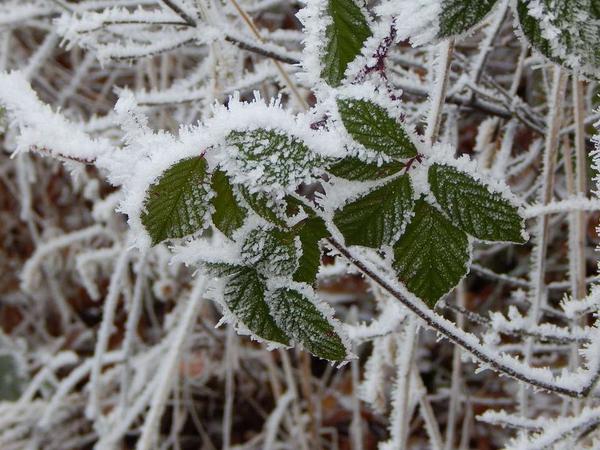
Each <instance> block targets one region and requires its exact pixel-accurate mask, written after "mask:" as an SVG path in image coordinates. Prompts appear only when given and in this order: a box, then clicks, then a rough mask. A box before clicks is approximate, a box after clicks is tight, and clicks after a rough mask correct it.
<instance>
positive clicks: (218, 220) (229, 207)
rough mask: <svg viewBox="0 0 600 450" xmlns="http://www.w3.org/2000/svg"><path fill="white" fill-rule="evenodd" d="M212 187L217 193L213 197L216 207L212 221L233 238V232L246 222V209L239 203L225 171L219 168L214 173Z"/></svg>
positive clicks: (213, 203) (212, 201)
mask: <svg viewBox="0 0 600 450" xmlns="http://www.w3.org/2000/svg"><path fill="white" fill-rule="evenodd" d="M211 187H212V189H213V191H215V193H216V195H215V196H214V197H213V198H212V199H211V203H212V205H213V207H214V208H215V211H214V212H213V215H212V221H213V223H214V224H215V226H216V227H217V228H218V229H219V230H220V231H221V232H222V233H223V234H224V235H225V236H227V237H229V238H231V236H232V234H233V232H234V231H235V230H237V229H238V228H240V227H241V226H242V224H243V223H244V219H245V218H246V211H245V210H244V208H242V207H241V206H240V205H239V204H238V201H237V199H236V198H235V194H234V193H233V188H232V187H231V184H230V183H229V178H228V177H227V175H226V174H225V172H222V171H220V170H217V171H216V172H215V173H214V174H213V176H212V180H211Z"/></svg>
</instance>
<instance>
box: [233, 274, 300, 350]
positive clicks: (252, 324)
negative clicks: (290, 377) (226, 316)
mask: <svg viewBox="0 0 600 450" xmlns="http://www.w3.org/2000/svg"><path fill="white" fill-rule="evenodd" d="M223 272H224V273H223V274H224V275H225V274H226V275H227V277H228V278H227V280H226V281H225V283H224V288H223V297H224V300H225V303H226V304H227V307H228V308H229V310H230V311H231V312H232V313H233V314H234V315H235V316H236V318H237V319H238V320H239V321H240V322H241V323H242V324H243V325H244V326H245V327H246V328H248V329H249V330H250V331H252V333H254V334H255V335H257V336H259V337H261V338H263V339H266V340H268V341H273V342H279V343H281V344H285V345H288V344H289V338H288V337H287V336H286V334H285V332H284V331H282V330H281V328H279V327H278V326H277V324H276V323H275V320H274V319H273V317H272V316H271V313H270V311H269V305H267V302H266V301H265V290H266V285H265V279H264V277H262V276H261V275H260V274H259V273H258V272H257V271H256V270H254V269H253V268H252V267H243V266H230V267H229V269H227V271H226V273H225V271H223Z"/></svg>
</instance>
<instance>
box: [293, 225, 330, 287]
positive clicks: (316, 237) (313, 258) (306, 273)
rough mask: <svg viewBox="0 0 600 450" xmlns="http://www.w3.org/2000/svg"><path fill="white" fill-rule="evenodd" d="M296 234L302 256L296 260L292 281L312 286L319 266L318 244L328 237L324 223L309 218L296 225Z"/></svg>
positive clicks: (319, 250)
mask: <svg viewBox="0 0 600 450" xmlns="http://www.w3.org/2000/svg"><path fill="white" fill-rule="evenodd" d="M295 229H296V233H297V235H298V237H299V238H300V245H301V247H302V255H301V256H300V259H299V260H298V269H297V270H296V272H295V273H294V276H293V278H294V281H299V282H304V283H308V284H313V283H314V282H315V279H316V277H317V272H318V271H319V266H320V265H321V248H320V246H319V242H320V241H321V239H324V238H325V237H327V236H328V235H329V233H328V232H327V227H326V226H325V222H323V220H322V219H320V218H318V217H309V218H307V219H305V220H304V221H302V223H300V224H298V225H297V226H296V227H295Z"/></svg>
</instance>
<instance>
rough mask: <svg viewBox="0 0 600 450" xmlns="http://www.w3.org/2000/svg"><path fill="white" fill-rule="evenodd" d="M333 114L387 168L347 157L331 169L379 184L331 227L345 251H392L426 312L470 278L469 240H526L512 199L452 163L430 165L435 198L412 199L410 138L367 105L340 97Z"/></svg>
mask: <svg viewBox="0 0 600 450" xmlns="http://www.w3.org/2000/svg"><path fill="white" fill-rule="evenodd" d="M338 109H339V112H340V116H341V118H342V121H343V123H344V126H345V128H346V130H347V131H348V134H349V135H350V136H351V137H352V138H353V139H354V140H355V141H356V142H357V143H359V144H361V145H362V146H364V147H365V148H366V149H368V150H370V151H372V152H375V153H378V154H380V155H382V156H384V157H385V158H386V159H387V160H388V161H389V162H388V163H386V164H384V165H383V166H382V167H381V168H379V167H378V166H377V164H375V163H365V162H363V161H361V160H359V159H358V158H348V159H344V160H342V161H340V162H338V163H336V164H334V165H332V166H331V168H330V172H331V173H332V174H333V175H335V176H336V177H340V178H344V179H347V180H352V181H373V180H380V181H379V182H377V183H376V184H375V187H372V184H373V183H369V184H368V186H369V187H368V188H367V189H366V192H364V193H363V195H361V196H359V197H358V198H354V199H352V201H350V202H348V203H347V204H345V205H344V206H343V207H341V208H340V209H339V210H337V211H336V212H335V215H334V219H333V221H334V223H335V225H336V226H337V228H338V229H339V230H340V232H341V233H342V234H343V236H344V239H345V241H346V244H347V245H360V246H365V247H370V248H374V249H380V248H381V247H382V246H391V247H392V248H393V251H394V263H393V267H394V269H395V271H396V274H397V276H398V278H399V280H401V281H402V282H403V283H404V284H405V285H406V286H407V288H408V289H409V290H410V291H411V292H413V293H414V294H416V295H417V296H419V297H421V298H422V299H423V300H425V301H426V302H427V303H428V304H429V305H430V306H433V305H435V303H436V302H437V300H438V299H439V298H440V297H441V296H442V295H444V294H445V293H447V292H448V291H449V290H450V289H452V288H453V287H454V286H455V285H456V284H457V283H458V282H459V281H460V279H461V278H462V277H463V276H464V275H465V274H466V273H467V271H468V265H469V259H470V253H471V244H470V241H469V239H468V235H470V236H473V237H475V238H477V239H481V240H485V241H507V242H515V243H522V242H524V238H523V234H524V233H523V229H524V221H523V219H522V218H521V217H520V215H519V213H518V210H517V208H516V207H515V206H514V205H513V203H512V202H511V200H510V199H509V198H508V197H507V196H506V195H503V194H502V193H499V192H495V191H493V190H492V189H491V188H490V186H488V185H487V184H485V183H484V182H482V181H480V180H478V179H476V178H475V177H474V176H473V175H471V174H468V173H465V172H463V171H460V170H458V169H456V168H454V167H452V166H450V165H445V164H437V163H435V164H432V165H431V166H430V167H429V171H428V183H429V189H430V192H431V197H433V198H432V199H430V198H427V197H425V196H423V197H420V198H416V199H415V194H414V189H413V187H412V183H411V179H410V176H409V174H408V173H407V172H408V169H409V167H410V164H411V163H414V162H415V159H417V158H419V160H420V156H419V155H418V152H417V147H416V145H415V143H414V142H413V141H412V138H411V137H410V134H409V133H408V132H407V131H406V130H405V129H404V127H403V126H402V125H401V124H399V123H397V122H396V121H395V119H394V118H393V117H391V116H390V115H389V114H388V112H387V111H386V110H385V109H384V108H383V107H381V106H380V105H377V104H375V103H373V102H372V101H369V100H361V99H340V100H338Z"/></svg>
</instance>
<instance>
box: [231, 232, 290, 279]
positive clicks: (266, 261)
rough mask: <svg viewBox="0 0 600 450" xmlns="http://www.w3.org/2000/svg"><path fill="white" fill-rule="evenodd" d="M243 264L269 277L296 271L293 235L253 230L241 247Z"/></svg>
mask: <svg viewBox="0 0 600 450" xmlns="http://www.w3.org/2000/svg"><path fill="white" fill-rule="evenodd" d="M242 259H243V260H244V263H245V264H247V265H249V266H252V267H255V268H256V269H258V270H259V271H261V272H262V273H265V274H269V275H275V276H283V275H291V274H293V273H294V272H295V271H296V270H297V269H298V250H297V248H296V239H295V236H294V234H293V233H291V232H288V231H283V230H280V229H278V228H270V229H268V228H263V227H260V228H255V229H254V230H252V231H250V232H249V233H248V235H247V236H246V239H245V241H244V244H243V245H242Z"/></svg>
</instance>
